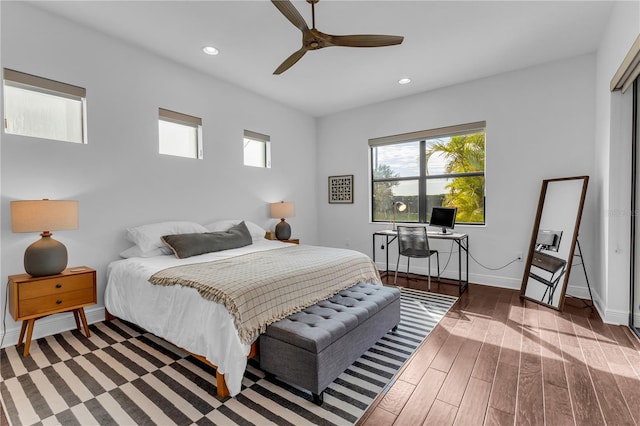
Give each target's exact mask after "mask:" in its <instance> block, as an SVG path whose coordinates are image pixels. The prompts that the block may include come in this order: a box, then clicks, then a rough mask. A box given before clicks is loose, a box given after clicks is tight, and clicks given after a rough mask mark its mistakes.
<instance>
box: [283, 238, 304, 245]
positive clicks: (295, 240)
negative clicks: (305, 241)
mask: <svg viewBox="0 0 640 426" xmlns="http://www.w3.org/2000/svg"><path fill="white" fill-rule="evenodd" d="M280 241H282V242H283V243H291V244H300V239H298V238H294V239H291V240H280Z"/></svg>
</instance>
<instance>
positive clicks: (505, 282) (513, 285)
mask: <svg viewBox="0 0 640 426" xmlns="http://www.w3.org/2000/svg"><path fill="white" fill-rule="evenodd" d="M431 265H432V268H431V269H432V271H431V277H432V278H433V277H435V276H437V274H438V270H437V269H436V267H435V266H433V265H434V263H433V262H432V264H431ZM376 266H378V269H379V270H380V271H384V268H385V267H386V264H385V263H382V262H376ZM393 267H395V265H391V264H390V265H389V268H393ZM403 267H404V269H403ZM406 267H407V264H406V263H405V264H404V265H402V263H401V264H400V269H399V272H398V277H400V276H403V274H405V273H406ZM410 272H411V273H412V274H418V275H424V276H427V275H428V272H429V271H428V268H426V267H424V266H422V265H416V266H414V265H413V264H412V265H411V270H410ZM394 273H395V272H394V271H390V274H391V275H393V274H394ZM442 277H443V278H447V279H450V280H457V279H458V270H457V269H456V270H453V269H450V268H448V269H447V270H446V271H444V272H442ZM462 277H463V278H464V271H462ZM469 282H472V283H474V284H482V285H488V286H492V287H501V288H508V289H511V290H519V289H520V286H521V284H522V280H521V279H520V278H505V277H500V276H497V275H484V274H469Z"/></svg>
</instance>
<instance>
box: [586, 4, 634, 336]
mask: <svg viewBox="0 0 640 426" xmlns="http://www.w3.org/2000/svg"><path fill="white" fill-rule="evenodd" d="M638 34H640V3H639V2H616V5H615V7H614V9H613V11H612V13H611V18H610V20H609V24H608V26H607V29H606V31H605V33H604V35H603V37H602V41H601V44H600V47H599V49H598V53H597V65H596V69H597V74H596V86H595V87H596V99H597V102H596V105H597V108H596V175H597V177H598V180H599V182H600V183H599V186H598V187H597V188H596V189H597V194H596V200H597V202H596V205H597V208H596V215H597V222H598V223H600V224H601V226H600V227H599V229H598V231H599V232H598V235H597V238H596V247H598V248H599V250H598V259H600V261H601V263H602V265H603V267H602V269H601V271H600V274H599V275H598V276H597V278H596V279H595V280H593V282H594V286H596V287H597V289H598V295H599V296H600V297H601V300H599V301H598V303H599V304H600V305H601V306H603V307H604V319H605V321H609V322H614V323H621V324H627V323H628V315H629V295H630V280H629V259H630V254H629V253H630V252H629V250H630V223H631V219H630V212H631V202H630V198H631V133H632V130H631V106H632V102H631V101H632V96H631V92H632V91H631V90H629V91H628V92H627V93H626V94H622V93H620V92H614V93H611V92H610V91H609V83H610V82H611V79H612V78H613V76H614V74H615V72H616V71H617V69H618V67H619V66H620V64H621V63H622V60H623V59H624V57H625V55H626V54H627V52H628V51H629V49H630V48H631V45H632V44H633V42H634V40H635V39H636V37H637V36H638ZM601 312H602V311H601Z"/></svg>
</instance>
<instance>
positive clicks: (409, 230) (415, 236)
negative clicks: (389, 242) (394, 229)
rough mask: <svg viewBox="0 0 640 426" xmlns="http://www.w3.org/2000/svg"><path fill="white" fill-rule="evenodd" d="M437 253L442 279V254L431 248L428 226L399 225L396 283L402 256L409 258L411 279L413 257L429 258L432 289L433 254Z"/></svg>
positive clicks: (429, 278)
mask: <svg viewBox="0 0 640 426" xmlns="http://www.w3.org/2000/svg"><path fill="white" fill-rule="evenodd" d="M434 254H435V255H436V259H437V261H438V279H440V255H439V254H438V250H431V249H430V248H429V239H428V238H427V228H426V227H424V226H398V261H397V262H396V274H395V277H394V279H393V283H394V284H395V283H396V281H397V280H398V267H399V266H400V256H406V258H407V279H409V262H410V261H411V258H412V257H421V258H425V257H426V258H428V259H429V275H428V283H429V290H431V256H433V255H434Z"/></svg>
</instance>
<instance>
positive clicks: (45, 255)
mask: <svg viewBox="0 0 640 426" xmlns="http://www.w3.org/2000/svg"><path fill="white" fill-rule="evenodd" d="M41 235H42V238H41V239H39V240H38V241H36V242H35V243H33V244H31V245H30V246H29V247H27V250H25V252H24V270H25V271H26V272H27V274H29V275H31V276H32V277H46V276H48V275H55V274H59V273H60V272H62V271H63V270H64V268H66V267H67V260H68V259H67V248H66V247H65V246H64V244H62V243H61V242H59V241H57V240H54V239H53V238H51V236H50V235H51V234H49V235H45V234H41Z"/></svg>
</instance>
